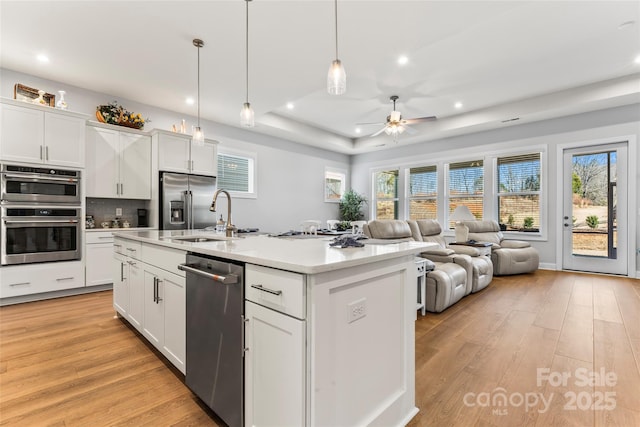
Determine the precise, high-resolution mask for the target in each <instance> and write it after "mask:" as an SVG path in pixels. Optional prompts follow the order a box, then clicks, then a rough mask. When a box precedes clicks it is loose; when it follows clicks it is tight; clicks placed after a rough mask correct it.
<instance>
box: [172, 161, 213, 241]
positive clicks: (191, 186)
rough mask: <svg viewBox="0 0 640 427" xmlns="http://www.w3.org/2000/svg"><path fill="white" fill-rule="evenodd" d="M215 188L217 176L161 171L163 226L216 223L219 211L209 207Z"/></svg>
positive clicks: (192, 226) (180, 227)
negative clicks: (211, 209)
mask: <svg viewBox="0 0 640 427" xmlns="http://www.w3.org/2000/svg"><path fill="white" fill-rule="evenodd" d="M215 192H216V178H215V177H210V176H200V175H189V174H185V173H170V172H160V208H159V212H160V221H159V224H160V227H161V229H162V230H184V229H201V228H205V227H209V226H212V227H215V225H216V214H215V212H211V211H210V210H209V207H210V206H211V200H212V199H213V193H215Z"/></svg>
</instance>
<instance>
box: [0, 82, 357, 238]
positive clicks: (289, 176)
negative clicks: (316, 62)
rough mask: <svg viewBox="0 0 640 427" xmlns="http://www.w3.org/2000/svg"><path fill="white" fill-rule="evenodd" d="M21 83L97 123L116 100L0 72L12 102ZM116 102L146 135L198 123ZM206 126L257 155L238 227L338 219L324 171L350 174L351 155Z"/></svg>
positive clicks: (236, 210)
mask: <svg viewBox="0 0 640 427" xmlns="http://www.w3.org/2000/svg"><path fill="white" fill-rule="evenodd" d="M16 83H21V84H24V85H26V86H29V87H33V88H37V89H42V90H45V91H47V92H49V93H52V94H56V95H57V91H58V90H65V91H66V95H65V100H66V101H67V104H68V105H69V110H71V111H77V112H81V113H85V114H88V115H90V116H91V120H95V119H94V114H95V110H96V106H98V105H101V104H107V103H109V102H112V101H114V100H116V98H115V97H113V96H112V95H109V94H103V93H98V92H92V91H89V90H85V89H82V88H79V87H74V86H69V85H67V84H62V83H59V82H55V81H51V80H45V79H41V78H38V77H35V76H31V75H27V74H23V73H17V72H15V71H11V70H7V69H0V96H2V97H5V98H13V87H14V84H16ZM117 101H118V102H119V103H120V104H121V105H123V106H124V107H125V108H127V109H128V110H129V111H133V112H136V113H141V114H142V115H143V116H144V117H149V118H150V119H151V122H150V123H148V124H147V125H146V126H145V128H144V130H145V131H150V130H152V129H154V128H159V129H165V130H169V129H170V128H171V126H172V125H173V124H176V125H178V127H179V124H180V122H181V121H182V119H186V121H187V129H188V130H190V129H191V125H192V124H194V123H195V122H196V118H195V117H185V116H184V115H182V114H180V113H176V112H172V111H168V110H164V109H160V108H157V107H154V106H151V105H145V104H141V103H138V102H135V101H131V100H128V99H117ZM201 126H202V128H203V130H204V133H205V136H206V137H207V139H215V140H218V141H219V142H220V149H224V148H226V147H229V148H232V149H236V150H244V151H249V152H253V153H257V156H258V158H257V179H258V197H257V199H240V198H238V199H234V200H233V203H232V208H233V221H234V223H235V224H236V225H237V226H238V227H258V228H260V229H261V230H264V231H270V232H278V231H286V230H290V229H299V224H300V221H303V220H306V219H318V220H321V221H326V220H327V219H335V218H337V216H338V205H337V204H336V203H327V202H324V187H323V185H324V171H325V167H332V168H337V169H343V170H345V171H346V172H347V175H348V173H349V167H350V166H349V161H350V159H349V156H347V155H344V154H339V153H334V152H330V151H326V150H322V149H318V148H314V147H310V146H307V145H302V144H297V143H295V142H294V141H286V140H282V139H278V138H274V137H270V136H264V135H260V134H257V133H254V132H251V131H247V130H244V129H241V128H239V127H238V128H235V127H231V126H225V125H221V124H218V123H215V122H212V121H208V120H201ZM258 126H259V125H258ZM219 200H220V201H221V203H220V210H219V211H220V212H223V213H224V216H225V218H226V210H227V206H226V201H225V200H224V198H223V197H221V198H220V199H219ZM212 215H213V214H212Z"/></svg>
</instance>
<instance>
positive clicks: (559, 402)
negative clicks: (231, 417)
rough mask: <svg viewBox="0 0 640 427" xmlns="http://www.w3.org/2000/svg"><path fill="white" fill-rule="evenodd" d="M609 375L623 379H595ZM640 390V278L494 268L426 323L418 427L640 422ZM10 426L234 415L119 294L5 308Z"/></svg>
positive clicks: (419, 330)
mask: <svg viewBox="0 0 640 427" xmlns="http://www.w3.org/2000/svg"><path fill="white" fill-rule="evenodd" d="M539 370H544V371H543V372H544V373H545V374H546V375H548V376H543V375H542V374H539V373H538V371H539ZM600 372H604V373H606V374H610V375H615V381H613V380H610V381H609V382H608V383H606V384H604V383H596V384H593V383H592V382H591V383H590V382H589V381H587V379H585V377H584V376H585V375H587V374H591V373H597V374H599V373H600ZM562 375H564V376H565V377H566V378H564V379H561V378H560V377H561V376H562ZM600 380H601V382H604V380H602V379H600ZM554 381H557V382H554ZM583 382H585V384H583ZM639 390H640V281H638V280H634V279H627V278H618V277H610V276H596V275H588V274H578V273H560V272H551V271H543V270H541V271H538V272H536V273H534V274H527V275H520V276H513V277H496V278H494V280H493V282H492V283H491V285H490V286H489V287H488V288H486V289H485V290H483V291H481V292H478V293H477V294H473V295H470V296H468V297H466V298H464V299H463V300H462V301H460V302H459V303H458V304H456V305H455V306H453V307H450V308H449V309H447V310H445V311H444V312H443V313H439V314H433V313H428V314H427V315H426V316H420V315H418V320H417V321H416V404H417V406H418V407H419V408H420V412H419V413H418V415H416V417H415V418H414V419H413V420H412V421H411V422H410V423H409V426H411V427H417V426H420V427H422V426H447V425H448V426H465V427H466V426H482V427H502V426H545V427H546V426H565V425H575V426H614V425H617V426H640V392H639ZM606 393H608V394H607V395H606ZM605 396H608V398H609V399H610V400H609V401H606V400H604V397H605ZM505 399H506V400H505ZM527 399H528V400H527ZM534 399H537V400H535V401H534ZM543 399H544V400H543ZM527 402H528V406H527ZM606 403H609V404H611V403H613V405H615V407H614V408H605V407H604V406H606V405H605V404H606ZM591 404H594V405H593V406H594V407H593V408H592V407H591V406H592V405H591ZM609 406H611V405H609ZM608 409H611V410H608ZM0 426H29V427H31V426H74V427H75V426H92V427H94V426H136V427H137V426H154V427H156V426H224V423H223V422H222V421H220V420H219V419H218V418H217V417H216V416H215V414H213V413H212V412H211V411H209V410H208V409H207V408H206V407H204V406H203V405H202V404H201V403H200V402H199V400H198V399H197V398H196V397H195V396H194V395H193V394H192V393H191V392H190V391H189V390H188V388H187V387H186V386H185V385H184V380H183V377H182V375H181V374H180V373H179V372H177V371H176V370H175V369H174V368H173V367H172V366H171V365H170V364H169V362H167V361H166V360H165V359H164V358H163V357H162V356H161V355H159V353H157V352H156V351H155V350H154V349H153V348H152V347H151V346H150V345H148V344H147V343H146V342H145V341H144V340H143V339H142V338H141V337H140V336H139V335H138V333H137V332H136V331H135V330H133V329H132V328H130V327H129V326H128V325H127V323H126V322H124V321H122V320H121V319H118V318H116V317H114V312H113V308H112V293H111V292H110V291H107V292H99V293H95V294H88V295H80V296H74V297H66V298H60V299H55V300H48V301H39V302H33V303H26V304H19V305H14V306H8V307H1V308H0Z"/></svg>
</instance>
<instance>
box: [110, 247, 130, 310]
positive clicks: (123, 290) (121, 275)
mask: <svg viewBox="0 0 640 427" xmlns="http://www.w3.org/2000/svg"><path fill="white" fill-rule="evenodd" d="M112 267H113V273H112V275H113V308H114V309H115V310H116V311H117V312H118V313H120V314H121V315H122V316H126V315H127V312H128V311H129V286H128V284H127V276H128V274H129V264H127V257H125V256H124V255H120V254H118V253H114V254H113V262H112Z"/></svg>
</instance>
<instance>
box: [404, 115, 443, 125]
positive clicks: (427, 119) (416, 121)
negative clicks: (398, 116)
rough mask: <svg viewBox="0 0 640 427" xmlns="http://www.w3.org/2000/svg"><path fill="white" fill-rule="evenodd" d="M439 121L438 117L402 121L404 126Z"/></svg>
mask: <svg viewBox="0 0 640 427" xmlns="http://www.w3.org/2000/svg"><path fill="white" fill-rule="evenodd" d="M434 120H437V117H436V116H429V117H416V118H413V119H405V120H402V124H414V123H422V122H431V121H434Z"/></svg>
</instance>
